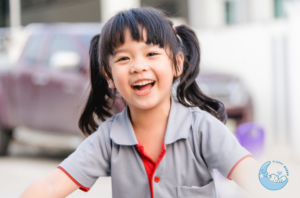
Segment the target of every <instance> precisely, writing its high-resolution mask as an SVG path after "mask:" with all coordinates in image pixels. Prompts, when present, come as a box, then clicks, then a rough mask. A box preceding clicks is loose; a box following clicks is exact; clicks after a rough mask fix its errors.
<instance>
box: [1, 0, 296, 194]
mask: <svg viewBox="0 0 300 198" xmlns="http://www.w3.org/2000/svg"><path fill="white" fill-rule="evenodd" d="M141 6H152V7H155V8H159V9H162V10H164V11H166V13H167V15H168V17H169V18H170V19H171V20H172V21H173V22H174V26H177V25H180V24H187V25H189V26H191V27H192V28H193V29H194V30H195V32H196V33H197V36H198V38H199V40H200V48H201V63H200V71H201V72H200V73H201V74H200V75H199V76H198V78H197V83H198V85H199V86H200V88H201V89H202V90H203V92H204V93H206V94H207V95H209V96H210V97H213V98H216V99H218V100H220V101H222V102H223V103H224V104H225V107H226V111H227V114H228V121H227V123H226V126H227V127H228V128H229V129H230V131H231V132H232V133H233V134H234V135H235V136H236V137H237V139H238V141H239V142H240V143H241V144H242V145H243V146H244V147H245V148H246V149H248V150H249V151H250V152H251V153H253V155H254V157H255V158H256V159H257V160H258V161H259V162H261V164H263V163H264V162H266V161H268V160H279V161H281V162H282V163H284V164H285V165H286V166H287V167H288V169H289V172H290V176H289V179H290V182H289V183H288V185H287V186H286V187H285V188H284V189H282V190H280V191H278V192H274V197H286V196H288V197H297V196H296V195H297V192H296V190H297V186H296V178H299V177H300V171H299V164H300V132H299V131H300V122H299V116H298V115H297V112H299V111H300V104H299V103H298V101H300V91H299V85H300V78H299V77H298V76H300V54H299V52H300V36H299V35H300V1H298V0H1V1H0V197H4V198H10V197H17V196H19V195H20V194H21V193H22V191H24V190H25V188H26V187H27V186H28V185H29V184H31V183H32V182H33V181H35V180H36V179H38V178H40V177H42V176H44V175H45V174H47V173H49V172H51V171H52V170H54V169H55V168H56V166H57V165H58V164H59V163H60V162H61V161H62V160H63V159H64V158H66V157H67V156H68V155H69V154H70V153H71V152H73V151H74V149H75V148H76V147H77V146H78V145H79V144H80V142H81V141H82V140H83V139H84V136H83V135H82V134H81V132H80V130H79V128H78V125H77V121H78V119H79V116H80V112H81V110H82V108H83V106H84V103H85V100H86V98H87V94H88V92H89V89H90V87H89V77H88V74H89V65H88V62H89V59H88V48H89V42H90V39H91V38H92V37H93V36H94V35H95V34H98V33H100V32H101V27H102V26H103V24H104V23H105V22H106V21H107V20H108V19H109V18H110V17H111V16H112V15H114V14H115V13H116V12H118V11H120V10H124V9H129V8H133V7H141ZM173 88H174V89H173V91H175V88H176V84H175V85H174V87H173ZM123 108H124V105H123V104H122V102H121V101H116V103H115V105H114V108H113V109H112V113H118V112H120V111H122V110H123ZM215 174H216V184H217V191H218V195H219V197H220V198H244V197H245V198H246V197H249V196H248V195H247V193H245V192H244V191H243V190H242V189H241V188H239V187H238V186H237V185H236V184H235V183H234V182H232V181H228V180H226V179H225V178H224V177H223V176H222V175H220V174H219V173H218V171H215ZM298 194H299V193H298ZM83 196H84V197H90V198H91V197H102V198H104V197H105V198H107V197H111V186H110V178H100V179H99V180H98V181H97V183H96V184H95V185H94V187H93V188H92V189H91V191H90V192H89V193H87V194H86V193H83V192H81V191H79V190H77V191H76V192H75V193H73V194H72V195H70V196H69V197H74V198H75V197H83Z"/></svg>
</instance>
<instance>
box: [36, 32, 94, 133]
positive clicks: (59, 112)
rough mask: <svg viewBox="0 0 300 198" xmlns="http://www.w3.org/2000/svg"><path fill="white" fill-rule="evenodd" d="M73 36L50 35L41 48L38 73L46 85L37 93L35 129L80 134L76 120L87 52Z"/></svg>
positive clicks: (84, 90) (84, 94)
mask: <svg viewBox="0 0 300 198" xmlns="http://www.w3.org/2000/svg"><path fill="white" fill-rule="evenodd" d="M84 47H85V46H84V45H81V44H80V42H79V40H78V37H77V36H76V35H66V34H53V35H52V36H50V37H49V40H48V43H47V44H46V46H45V48H46V49H47V50H46V51H45V53H44V57H43V58H42V59H43V61H42V62H43V64H42V69H41V73H40V74H39V75H41V76H43V77H45V78H46V79H47V83H45V84H43V85H41V86H40V87H39V89H38V100H37V103H36V111H37V115H38V122H39V127H40V128H43V129H44V130H48V131H53V132H67V133H77V134H78V133H80V132H79V128H78V124H77V123H78V119H79V116H80V113H81V110H82V108H83V106H84V104H85V99H86V97H87V94H88V93H89V91H88V88H89V87H88V84H89V81H88V72H87V71H86V68H87V67H86V63H87V61H86V60H87V58H88V49H87V48H84Z"/></svg>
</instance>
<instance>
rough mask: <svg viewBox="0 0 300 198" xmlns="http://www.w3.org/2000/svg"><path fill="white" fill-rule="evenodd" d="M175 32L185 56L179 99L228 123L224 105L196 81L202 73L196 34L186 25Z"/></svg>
mask: <svg viewBox="0 0 300 198" xmlns="http://www.w3.org/2000/svg"><path fill="white" fill-rule="evenodd" d="M175 30H176V33H177V35H178V36H179V37H180V40H181V41H179V43H181V42H182V44H183V46H182V45H181V47H182V48H183V50H182V51H183V52H184V54H185V60H184V66H183V67H184V68H183V72H182V74H181V76H180V82H179V84H178V86H177V99H178V100H179V102H180V103H182V104H184V105H186V106H191V105H192V106H198V107H199V108H200V109H202V110H205V111H207V112H209V113H210V114H212V115H213V116H215V117H216V118H217V119H219V120H220V121H222V122H223V123H226V121H227V114H226V111H225V107H224V105H223V103H222V102H220V101H218V100H215V99H212V98H209V97H208V96H206V95H205V94H204V93H203V92H202V91H201V90H200V88H199V87H198V85H197V83H196V81H195V79H196V78H197V76H198V75H199V72H200V66H199V65H200V47H199V41H198V39H197V36H196V34H195V32H194V31H193V30H192V29H191V28H189V27H188V26H186V25H180V26H177V27H176V28H175Z"/></svg>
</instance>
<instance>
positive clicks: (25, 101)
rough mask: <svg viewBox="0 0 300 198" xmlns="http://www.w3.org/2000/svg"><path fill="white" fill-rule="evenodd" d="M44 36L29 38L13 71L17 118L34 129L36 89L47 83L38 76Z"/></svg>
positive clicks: (34, 35)
mask: <svg viewBox="0 0 300 198" xmlns="http://www.w3.org/2000/svg"><path fill="white" fill-rule="evenodd" d="M44 39H45V36H44V35H42V34H33V35H31V36H30V37H29V39H28V41H27V43H26V45H25V48H24V50H23V54H22V56H21V58H20V61H19V62H18V65H17V66H16V68H15V71H13V78H14V81H15V83H16V96H17V97H16V101H17V108H18V113H17V115H18V116H17V117H18V119H19V122H20V124H21V125H25V126H28V127H33V128H35V127H36V121H37V120H38V114H37V111H38V109H37V102H38V97H39V96H38V88H39V86H41V85H44V84H45V83H47V79H45V78H43V76H39V74H40V72H41V68H40V67H39V63H40V62H39V61H40V59H39V57H40V55H41V53H42V51H43V49H42V44H43V42H44Z"/></svg>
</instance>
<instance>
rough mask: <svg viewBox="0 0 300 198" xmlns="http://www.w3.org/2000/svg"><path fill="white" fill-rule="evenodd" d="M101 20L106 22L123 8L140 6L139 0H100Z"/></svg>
mask: <svg viewBox="0 0 300 198" xmlns="http://www.w3.org/2000/svg"><path fill="white" fill-rule="evenodd" d="M100 2H101V21H102V22H106V21H107V20H109V19H110V18H111V17H112V16H113V15H115V14H116V13H117V12H119V11H121V10H125V9H130V8H136V7H140V4H141V3H140V0H122V1H120V0H109V1H108V0H100Z"/></svg>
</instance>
